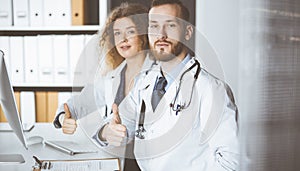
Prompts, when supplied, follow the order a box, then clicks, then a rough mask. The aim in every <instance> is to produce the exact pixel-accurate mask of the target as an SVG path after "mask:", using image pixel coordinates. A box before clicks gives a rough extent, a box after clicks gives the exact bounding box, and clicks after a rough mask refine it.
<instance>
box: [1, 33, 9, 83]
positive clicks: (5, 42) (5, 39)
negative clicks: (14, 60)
mask: <svg viewBox="0 0 300 171" xmlns="http://www.w3.org/2000/svg"><path fill="white" fill-rule="evenodd" d="M0 50H2V51H3V52H4V59H5V63H6V66H7V71H8V75H9V77H10V78H11V64H10V43H9V36H0Z"/></svg>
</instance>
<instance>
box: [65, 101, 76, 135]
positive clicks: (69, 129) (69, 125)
mask: <svg viewBox="0 0 300 171" xmlns="http://www.w3.org/2000/svg"><path fill="white" fill-rule="evenodd" d="M64 110H65V118H64V121H63V125H62V131H63V133H64V134H74V132H75V131H76V128H77V124H76V120H75V119H73V118H71V112H70V110H69V107H68V105H67V103H65V104H64Z"/></svg>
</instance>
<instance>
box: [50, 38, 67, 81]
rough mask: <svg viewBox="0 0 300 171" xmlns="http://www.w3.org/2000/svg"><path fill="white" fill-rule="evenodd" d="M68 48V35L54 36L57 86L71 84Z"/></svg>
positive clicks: (55, 79)
mask: <svg viewBox="0 0 300 171" xmlns="http://www.w3.org/2000/svg"><path fill="white" fill-rule="evenodd" d="M68 48H69V44H68V35H54V36H53V55H54V82H55V83H57V84H61V83H70V81H69V75H70V74H69V72H70V69H69V49H68Z"/></svg>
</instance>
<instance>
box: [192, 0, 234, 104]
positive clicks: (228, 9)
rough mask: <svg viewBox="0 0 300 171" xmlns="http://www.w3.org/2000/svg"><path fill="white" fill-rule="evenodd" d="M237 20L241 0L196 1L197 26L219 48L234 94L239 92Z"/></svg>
mask: <svg viewBox="0 0 300 171" xmlns="http://www.w3.org/2000/svg"><path fill="white" fill-rule="evenodd" d="M238 20H239V1H238V0H227V1H224V0H197V1H196V29H197V30H198V31H200V32H202V33H203V34H204V36H206V37H207V39H208V41H209V42H210V43H211V45H213V46H214V48H215V49H216V51H217V53H218V57H219V60H220V63H221V66H222V68H223V70H224V78H225V81H226V82H227V83H228V84H229V85H230V87H231V88H232V90H233V93H234V95H235V97H237V94H238V54H239V52H238V40H239V37H238V35H239V29H238V26H239V22H238ZM196 41H197V40H196ZM237 101H238V99H237Z"/></svg>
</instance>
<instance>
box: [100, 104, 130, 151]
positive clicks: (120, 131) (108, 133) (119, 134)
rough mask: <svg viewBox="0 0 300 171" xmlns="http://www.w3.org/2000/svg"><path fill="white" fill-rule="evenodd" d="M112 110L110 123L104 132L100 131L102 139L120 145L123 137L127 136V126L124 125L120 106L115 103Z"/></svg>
mask: <svg viewBox="0 0 300 171" xmlns="http://www.w3.org/2000/svg"><path fill="white" fill-rule="evenodd" d="M112 111H113V117H112V119H111V121H110V122H109V124H106V125H105V126H104V128H103V130H102V132H100V134H101V135H100V139H102V140H106V141H107V142H108V143H109V144H110V145H113V146H120V145H121V144H122V142H123V139H124V138H125V137H126V126H125V125H122V121H121V118H120V115H119V110H118V106H117V105H116V104H113V106H112Z"/></svg>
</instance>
